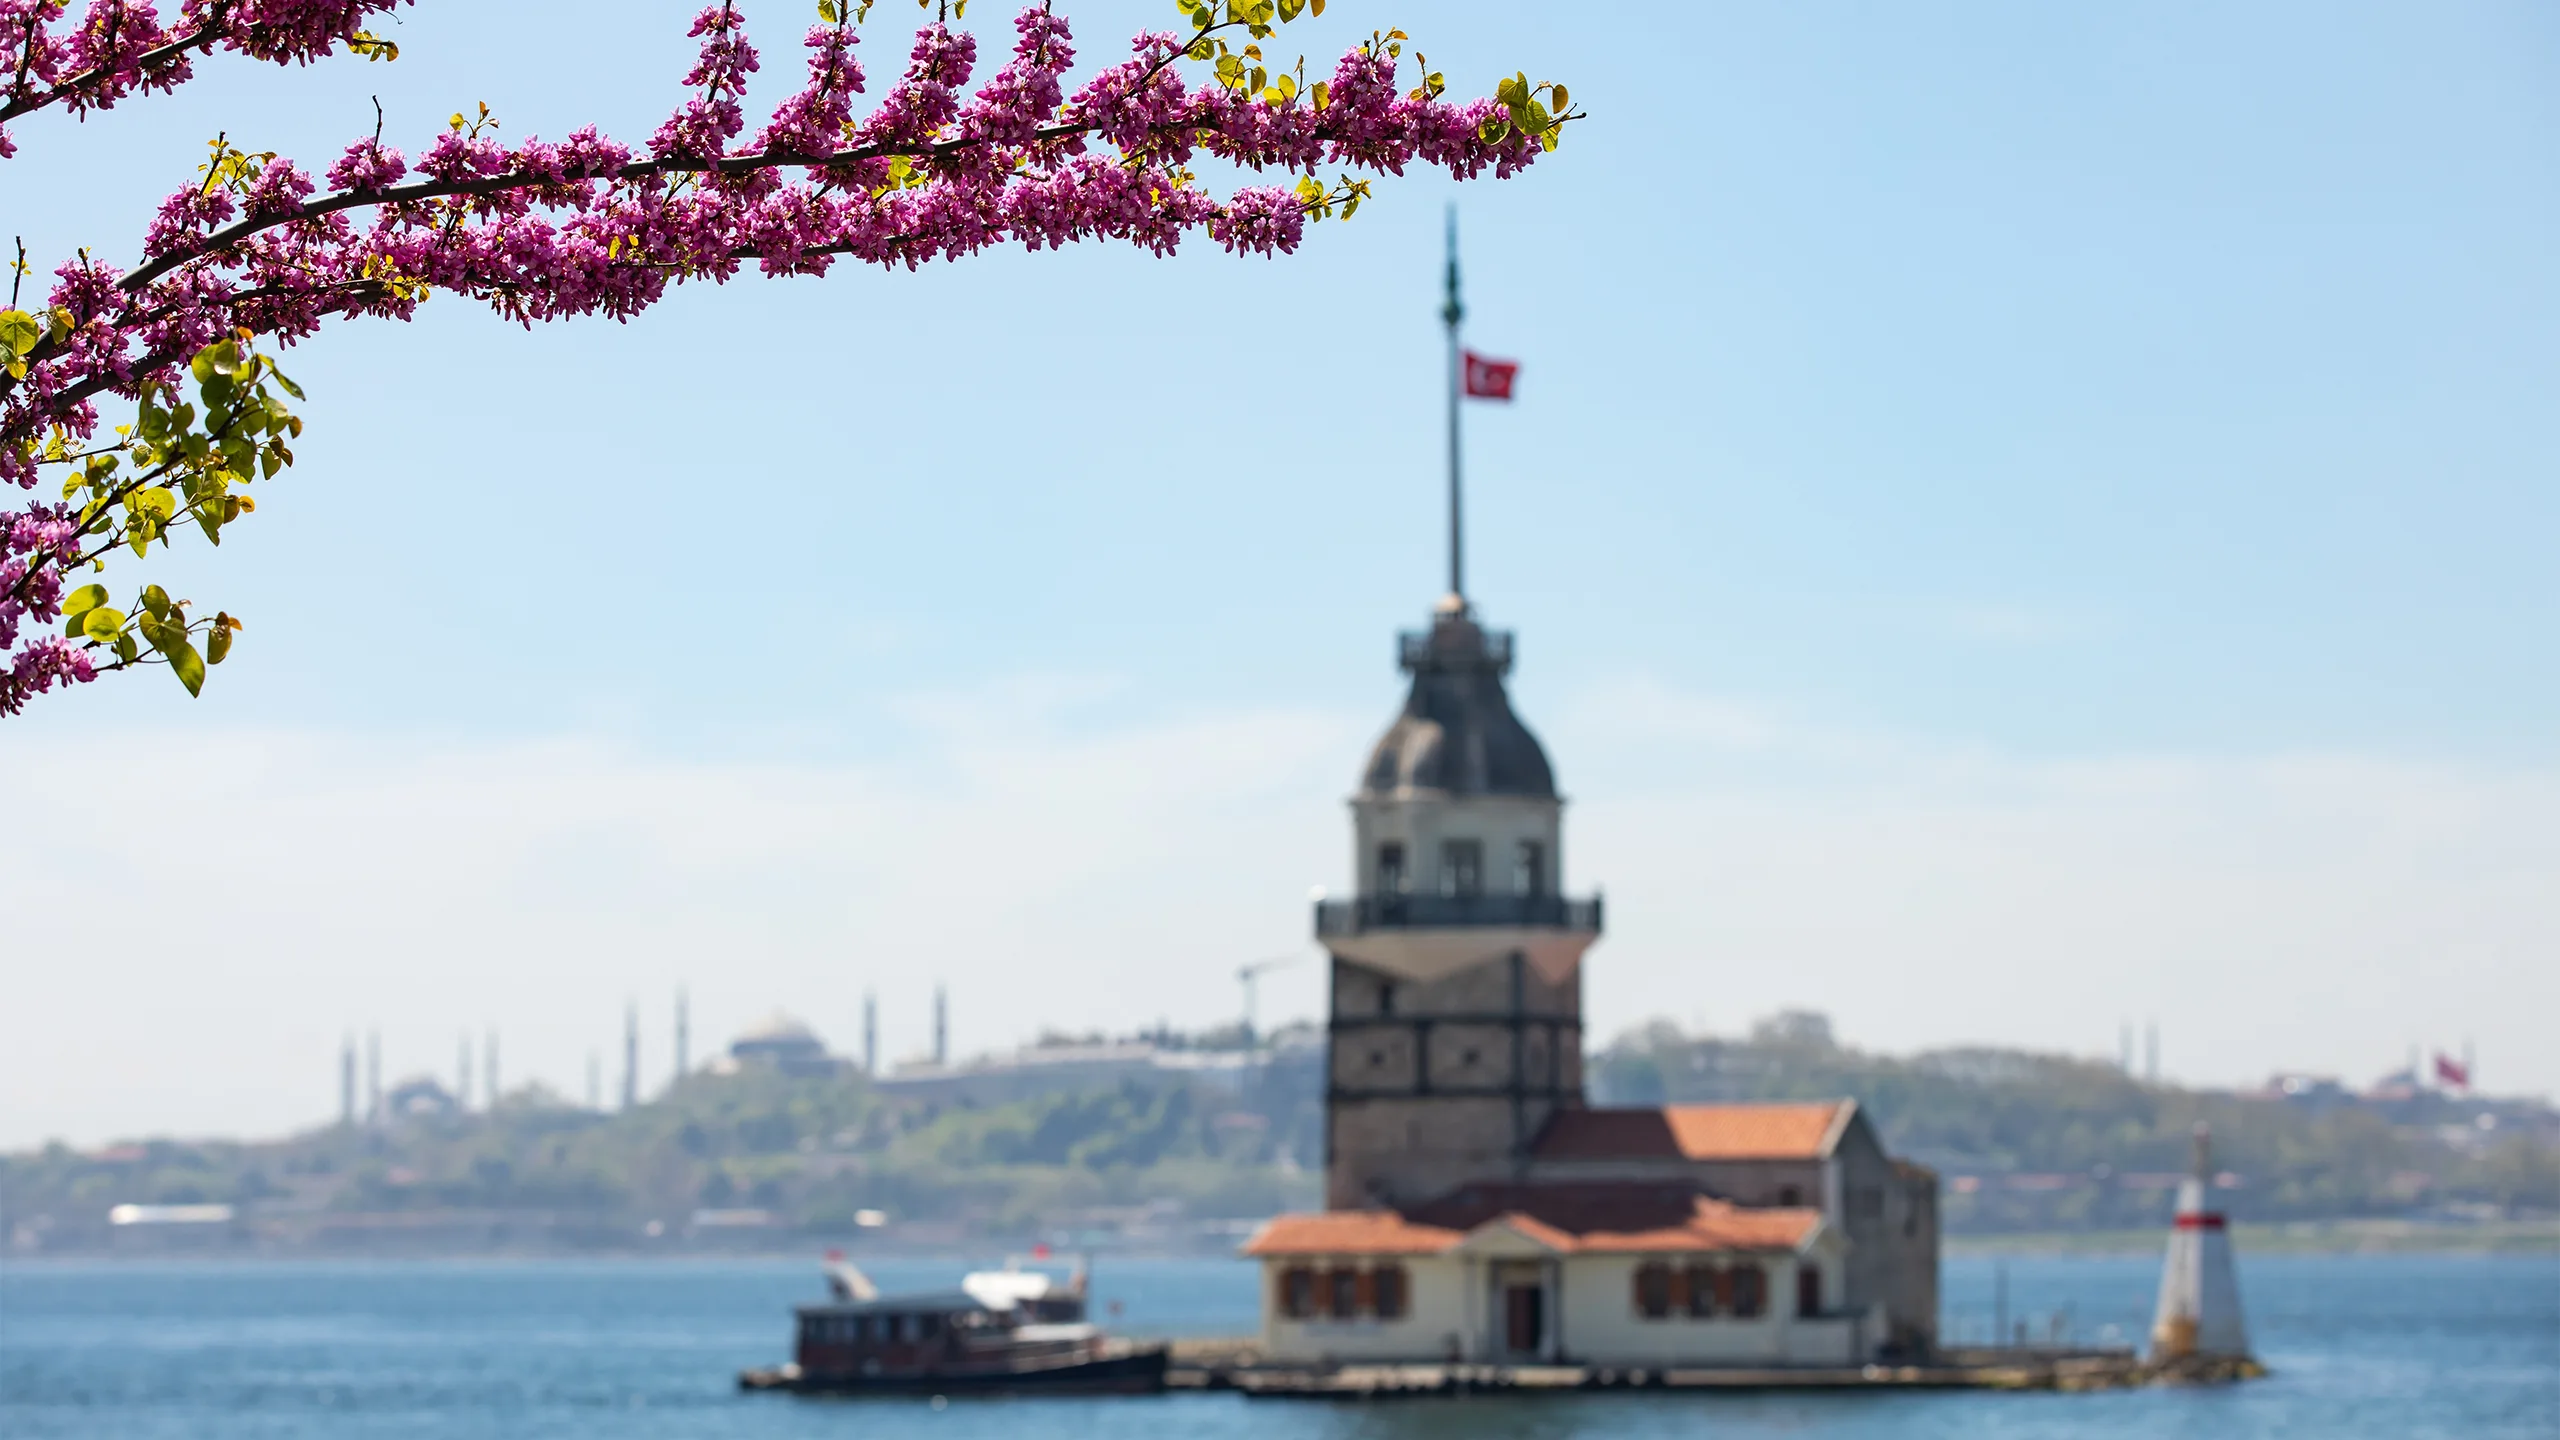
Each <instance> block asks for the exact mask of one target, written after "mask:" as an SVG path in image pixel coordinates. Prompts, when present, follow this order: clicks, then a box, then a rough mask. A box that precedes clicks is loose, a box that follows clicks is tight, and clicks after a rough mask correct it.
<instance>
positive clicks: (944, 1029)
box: [933, 985, 951, 1067]
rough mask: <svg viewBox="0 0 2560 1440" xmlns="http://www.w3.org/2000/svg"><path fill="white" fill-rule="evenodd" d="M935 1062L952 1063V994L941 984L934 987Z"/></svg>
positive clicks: (936, 1063) (938, 1063) (937, 1065)
mask: <svg viewBox="0 0 2560 1440" xmlns="http://www.w3.org/2000/svg"><path fill="white" fill-rule="evenodd" d="M933 1063H934V1065H935V1066H936V1067H940V1066H944V1065H948V1064H950V1063H951V995H950V992H949V991H947V990H945V989H943V988H942V987H941V986H939V985H936V986H934V987H933Z"/></svg>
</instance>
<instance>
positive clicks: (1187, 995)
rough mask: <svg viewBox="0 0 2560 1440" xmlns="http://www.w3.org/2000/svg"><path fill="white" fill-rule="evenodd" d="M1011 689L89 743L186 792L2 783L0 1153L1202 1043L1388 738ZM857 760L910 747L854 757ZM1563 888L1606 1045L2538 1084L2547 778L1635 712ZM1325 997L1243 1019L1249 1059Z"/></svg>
mask: <svg viewBox="0 0 2560 1440" xmlns="http://www.w3.org/2000/svg"><path fill="white" fill-rule="evenodd" d="M1104 698H1110V699H1112V700H1113V702H1114V704H1117V703H1118V702H1119V697H1117V696H1115V695H1114V694H1113V692H1111V691H1110V689H1109V687H1107V686H1102V685H1098V684H1095V683H1092V682H1086V681H1080V680H1073V679H1066V680H1058V679H1051V680H1039V681H1025V682H1020V683H1014V684H1006V685H998V686H992V687H987V688H982V689H977V690H971V691H966V692H960V693H954V694H943V695H935V696H924V697H916V698H914V699H911V700H909V701H906V702H902V703H901V705H900V706H898V707H895V709H896V711H897V713H899V714H901V715H903V716H904V718H905V723H906V726H907V728H906V729H905V730H899V731H897V735H896V738H897V741H898V743H897V744H896V745H895V747H894V748H893V749H884V750H881V751H878V752H875V753H872V754H854V755H847V756H844V757H842V758H823V752H819V753H820V755H821V758H799V757H800V756H802V755H806V754H808V753H810V752H809V751H808V749H807V747H805V746H804V747H802V749H801V750H799V751H796V752H795V755H794V757H793V758H772V757H766V756H760V755H759V754H756V753H752V752H750V753H730V754H725V755H713V756H710V757H708V758H688V757H678V756H672V755H668V754H664V753H658V752H653V751H650V750H647V749H644V748H641V747H637V746H634V745H631V744H628V743H623V742H618V741H614V740H609V739H602V738H595V737H586V736H565V737H558V738H552V739H545V740H527V741H516V742H465V741H460V740H450V739H435V738H421V737H413V736H378V735H377V736H363V735H344V734H326V733H221V732H208V731H202V730H188V731H185V732H182V733H175V734H132V735H122V736H114V737H103V738H101V739H100V740H99V742H98V743H99V744H101V745H102V746H104V747H105V751H104V752H102V753H125V754H136V755H154V756H179V755H183V756H186V757H189V758H188V759H187V760H186V762H185V763H177V764H166V765H159V766H154V767H151V768H149V769H147V770H145V769H139V768H138V769H135V770H132V771H128V772H112V773H108V774H105V775H103V776H101V775H99V774H96V773H84V772H81V771H78V770H76V769H73V768H71V767H66V766H61V765H58V764H55V763H53V761H52V758H51V757H49V756H42V755H36V754H22V753H10V754H6V755H0V793H6V794H10V795H13V796H18V797H22V798H24V799H25V800H27V801H28V802H29V804H30V807H31V813H39V814H45V815H49V816H53V817H57V818H56V821H55V822H54V824H53V825H52V827H51V828H50V830H49V831H48V832H47V833H45V834H43V835H41V836H38V835H35V834H32V833H30V832H28V831H27V830H25V829H24V828H17V829H11V830H8V831H6V832H0V913H6V914H7V915H8V916H9V917H10V919H9V922H8V929H7V945H8V947H9V948H8V952H7V954H6V955H5V956H0V982H4V983H5V984H6V986H7V987H8V990H9V993H10V995H11V1004H10V1005H8V1006H7V1007H0V1145H19V1144H25V1143H30V1142H33V1141H36V1140H40V1139H43V1138H46V1137H48V1136H51V1135H64V1136H68V1137H71V1138H73V1139H76V1140H82V1141H95V1140H100V1139H105V1138H108V1137H110V1136H114V1135H119V1134H132V1133H141V1132H180V1133H208V1132H229V1133H240V1132H252V1133H254V1132H259V1131H271V1130H275V1129H278V1128H281V1127H283V1126H286V1125H289V1124H295V1123H307V1122H309V1121H313V1120H317V1119H320V1118H323V1117H325V1116H326V1115H327V1114H328V1113H329V1112H330V1110H331V1108H332V1107H333V1106H334V1104H335V1096H336V1092H335V1063H336V1048H337V1045H338V1042H339V1040H340V1038H341V1036H342V1035H343V1034H345V1033H346V1032H347V1031H348V1030H349V1029H351V1028H354V1029H362V1028H363V1027H366V1026H379V1027H380V1028H381V1029H382V1032H383V1036H384V1042H385V1048H386V1052H387V1062H388V1063H387V1065H386V1068H387V1069H388V1070H390V1071H391V1072H392V1073H394V1074H403V1073H409V1072H413V1071H416V1070H421V1069H433V1070H435V1071H437V1072H439V1073H444V1072H449V1071H450V1069H451V1068H452V1066H453V1064H454V1049H455V1042H456V1040H457V1039H458V1038H459V1036H460V1035H461V1034H463V1033H464V1032H466V1031H467V1032H469V1033H471V1034H472V1035H474V1036H475V1037H476V1036H477V1035H478V1034H479V1033H480V1032H481V1031H482V1030H483V1029H485V1028H486V1027H488V1026H491V1025H495V1026H497V1027H498V1028H499V1030H500V1031H501V1032H502V1043H503V1047H504V1059H505V1064H506V1067H507V1069H508V1071H509V1073H510V1074H512V1075H514V1076H517V1077H519V1078H531V1077H534V1076H539V1077H541V1078H544V1079H547V1080H548V1081H550V1082H551V1083H552V1084H554V1085H556V1086H560V1087H562V1088H566V1089H569V1090H571V1091H572V1092H573V1093H574V1092H575V1091H576V1090H577V1089H578V1088H580V1086H581V1085H582V1083H583V1080H582V1073H583V1069H584V1064H585V1057H586V1056H587V1055H588V1054H589V1053H590V1052H596V1053H600V1054H601V1055H602V1056H603V1057H604V1059H605V1067H606V1072H607V1074H608V1077H610V1076H612V1075H613V1074H614V1073H615V1072H616V1071H617V1070H618V1064H619V1060H618V1056H619V1043H620V1023H621V1011H622V1006H623V1005H624V1003H625V1002H626V1000H637V1001H639V1002H640V1003H641V1004H642V1005H643V1006H644V1012H643V1023H644V1031H645V1036H644V1056H643V1068H644V1072H645V1073H646V1074H648V1075H650V1076H653V1077H657V1076H663V1074H664V1072H665V1067H666V1065H667V1062H668V1058H669V1057H668V1053H667V1046H668V1031H669V1028H670V1025H669V1016H668V1013H667V1007H668V1004H669V1002H670V999H671V996H672V992H673V990H674V988H675V987H676V985H678V984H679V983H682V984H684V985H686V986H688V987H689V988H690V990H691V992H692V994H693V997H694V1020H695V1024H694V1036H695V1041H694V1043H695V1050H696V1054H697V1056H699V1055H701V1054H704V1053H707V1052H708V1051H709V1050H710V1049H711V1048H712V1047H713V1046H715V1045H716V1044H718V1043H719V1042H720V1041H721V1040H722V1039H724V1038H725V1037H726V1036H727V1035H729V1034H731V1033H734V1032H735V1030H736V1029H737V1028H739V1027H740V1026H742V1025H743V1024H745V1023H746V1022H747V1021H749V1020H751V1019H753V1018H756V1017H757V1016H760V1015H761V1014H762V1013H763V1012H765V1011H766V1010H768V1009H770V1008H772V1007H775V1006H777V1005H778V1006H782V1007H785V1008H788V1009H791V1010H793V1011H795V1012H797V1013H799V1014H801V1015H803V1016H804V1017H805V1018H807V1019H809V1020H810V1021H812V1022H813V1023H815V1024H816V1025H817V1027H818V1028H819V1029H820V1031H821V1032H822V1033H823V1034H825V1035H826V1036H827V1038H829V1039H830V1040H831V1041H833V1042H835V1043H836V1044H837V1045H839V1046H842V1047H850V1046H852V1045H853V1044H854V1043H855V1041H856V1036H857V1033H858V1025H859V1017H860V1013H861V996H862V994H863V992H864V991H865V990H866V989H876V990H877V991H878V992H879V994H880V998H881V1005H882V1011H883V1029H884V1032H885V1033H884V1040H885V1041H886V1047H887V1048H888V1049H889V1050H890V1052H891V1053H892V1054H893V1055H894V1054H906V1053H913V1052H914V1051H916V1050H917V1049H919V1048H920V1047H921V1046H922V1045H923V1043H924V1042H925V1039H926V1034H927V1027H928V1019H927V1017H928V1015H929V1009H930V995H931V991H932V988H933V986H934V985H935V984H936V983H937V982H947V983H949V984H950V985H951V987H952V989H953V994H954V1022H955V1030H956V1032H957V1033H956V1038H957V1040H958V1042H959V1043H960V1044H961V1046H962V1047H963V1048H977V1047H985V1046H995V1045H1001V1044H1007V1043H1011V1042H1013V1041H1015V1040H1018V1039H1021V1038H1024V1037H1027V1036H1029V1035H1030V1034H1033V1033H1035V1032H1037V1031H1038V1030H1040V1029H1041V1028H1043V1027H1045V1026H1052V1025H1054V1026H1061V1027H1067V1028H1084V1027H1090V1026H1104V1027H1111V1028H1127V1027H1129V1026H1132V1025H1135V1024H1139V1023H1144V1022H1149V1021H1152V1020H1154V1019H1157V1018H1159V1017H1168V1016H1169V1017H1172V1018H1174V1019H1176V1020H1178V1021H1181V1022H1183V1023H1190V1024H1198V1023H1205V1022H1211V1021H1216V1020H1220V1019H1223V1018H1224V1017H1226V1016H1227V1015H1229V1014H1232V1013H1233V1011H1234V1008H1235V1006H1236V1005H1237V1003H1238V992H1237V987H1236V983H1235V978H1234V972H1235V967H1236V966H1237V965H1238V964H1239V963H1241V962H1243V961H1245V960H1248V959H1255V958H1260V957H1263V956H1266V955H1270V954H1274V953H1278V952H1282V951H1286V950H1288V949H1290V948H1291V947H1293V946H1303V945H1305V944H1306V941H1305V936H1306V920H1307V917H1306V911H1305V897H1306V893H1307V889H1308V887H1309V886H1310V885H1311V884H1332V885H1338V884H1339V883H1340V879H1341V877H1342V876H1343V875H1344V874H1345V873H1347V868H1348V867H1347V859H1348V857H1347V852H1346V847H1345V819H1344V816H1343V812H1342V809H1341V798H1342V795H1343V793H1344V791H1345V790H1346V788H1347V786H1348V783H1349V780H1350V776H1351V774H1352V772H1353V771H1354V770H1355V769H1356V762H1357V760H1358V757H1359V755H1360V753H1361V750H1362V748H1363V747H1364V746H1365V744H1366V743H1367V741H1368V740H1369V739H1370V738H1371V732H1372V730H1373V728H1374V719H1375V717H1373V716H1345V715H1335V714H1327V713H1321V712H1307V711H1289V710H1268V711H1246V712H1237V713H1227V714H1204V715H1192V716H1184V717H1174V718H1154V719H1128V718H1125V717H1124V718H1118V719H1112V718H1109V713H1108V711H1107V710H1106V708H1105V707H1103V706H1100V705H1097V704H1096V703H1094V702H1096V701H1097V700H1101V699H1104ZM891 728H892V729H893V730H894V729H895V728H896V727H894V726H893V727H891ZM1546 734H1547V738H1548V741H1549V743H1550V746H1551V748H1552V749H1553V750H1554V752H1555V754H1556V757H1557V760H1558V763H1559V766H1560V768H1561V769H1562V770H1563V771H1564V773H1565V775H1566V776H1567V778H1568V780H1569V781H1570V782H1571V787H1570V788H1571V789H1572V791H1573V793H1574V795H1575V797H1576V801H1575V805H1574V809H1573V812H1572V815H1571V817H1570V821H1569V824H1570V827H1571V837H1572V838H1571V848H1570V856H1569V859H1570V862H1571V867H1572V875H1571V879H1572V881H1573V883H1574V884H1575V885H1576V886H1577V887H1581V886H1587V885H1588V884H1590V883H1592V882H1593V881H1595V880H1596V881H1601V882H1605V883H1606V885H1607V889H1608V894H1609V897H1610V907H1611V908H1610V917H1611V935H1610V937H1609V939H1608V941H1607V942H1606V943H1605V944H1603V945H1602V946H1601V947H1600V948H1599V949H1597V950H1595V951H1594V952H1593V954H1592V958H1591V962H1590V965H1591V968H1590V971H1589V981H1588V994H1589V997H1590V1003H1591V1007H1592V1018H1593V1021H1594V1025H1593V1031H1594V1034H1595V1035H1605V1034H1606V1033H1608V1032H1609V1031H1611V1030H1613V1029H1614V1028H1616V1027H1618V1026H1621V1025H1626V1024H1630V1023H1633V1022H1635V1021H1637V1020H1639V1019H1642V1018H1645V1017H1648V1016H1653V1015H1672V1016H1676V1017H1679V1018H1681V1019H1683V1020H1698V1019H1703V1020H1705V1021H1707V1022H1708V1023H1710V1024H1712V1025H1714V1026H1716V1027H1717V1028H1720V1029H1737V1028H1739V1027H1741V1026H1742V1025H1743V1024H1745V1023H1747V1022H1748V1020H1749V1019H1750V1018H1752V1017H1753V1016H1755V1015H1759V1014H1763V1013H1766V1012H1768V1011H1771V1010H1774V1009H1777V1008H1779V1007H1781V1006H1786V1005H1811V1006H1815V1007H1818V1008H1822V1009H1826V1010H1828V1011H1830V1012H1832V1014H1833V1015H1834V1016H1835V1017H1837V1019H1838V1021H1839V1022H1840V1025H1841V1028H1842V1030H1843V1031H1844V1032H1845V1033H1846V1034H1847V1035H1848V1036H1849V1037H1850V1038H1852V1039H1853V1040H1856V1041H1859V1042H1862V1043H1867V1044H1871V1045H1877V1046H1883V1047H1887V1048H1894V1049H1908V1048H1917V1047H1921V1046H1927V1045H1940V1044H1947V1043H1952V1042H1959V1041H1967V1040H1986V1041H1995V1042H2002V1043H2011V1044H2025V1045H2032V1046H2038V1047H2044V1048H2059V1049H2068V1050H2078V1051H2082V1052H2103V1051H2106V1050H2110V1049H2112V1047H2113V1043H2114V1039H2115V1035H2116V1027H2117V1025H2118V1023H2119V1022H2120V1021H2122V1020H2126V1019H2132V1020H2135V1021H2137V1022H2139V1021H2141V1020H2144V1019H2147V1018H2151V1017H2155V1016H2156V1017H2158V1018H2159V1020H2160V1021H2161V1023H2162V1027H2163V1037H2164V1050H2165V1055H2166V1059H2167V1062H2168V1065H2169V1068H2170V1069H2171V1071H2172V1073H2173V1074H2175V1075H2177V1076H2179V1077H2181V1078H2187V1079H2193V1080H2210V1081H2244V1080H2250V1079H2255V1078H2258V1077H2259V1076H2261V1075H2262V1074H2263V1073H2264V1072H2265V1071H2267V1070H2269V1069H2271V1068H2275V1067H2278V1066H2286V1067H2308V1068H2318V1069H2326V1070H2332V1071H2338V1072H2342V1073H2344V1074H2346V1075H2348V1076H2349V1077H2351V1078H2365V1077H2368V1076H2370V1075H2371V1074H2372V1073H2374V1072H2376V1071H2378V1070H2380V1069H2382V1068H2383V1067H2385V1066H2386V1065H2389V1064H2392V1063H2395V1062H2396V1061H2397V1060H2398V1059H2399V1058H2400V1057H2401V1055H2402V1054H2403V1053H2404V1050H2405V1047H2406V1046H2407V1045H2408V1044H2410V1043H2413V1042H2424V1043H2428V1044H2437V1045H2443V1046H2446V1047H2448V1048H2450V1047H2453V1046H2457V1045H2459V1044H2460V1043H2461V1042H2462V1041H2463V1040H2464V1039H2466V1038H2468V1039H2472V1040H2475V1041H2476V1042H2477V1044H2478V1046H2479V1051H2480V1055H2481V1059H2482V1068H2483V1070H2484V1072H2485V1073H2486V1076H2487V1078H2488V1079H2489V1081H2490V1082H2491V1083H2492V1084H2493V1085H2496V1086H2499V1087H2511V1088H2527V1089H2539V1090H2543V1091H2551V1090H2555V1089H2560V1059H2555V1058H2554V1055H2553V1053H2552V1052H2551V1049H2550V1047H2549V1046H2548V1044H2547V1043H2546V1042H2547V1037H2546V1036H2545V1035H2544V1034H2543V1033H2542V1031H2543V1028H2544V1027H2545V1026H2546V1025H2547V1019H2546V1018H2545V1017H2547V1016H2549V1015H2550V1014H2553V1013H2560V967H2555V966H2554V965H2553V964H2552V963H2551V960H2552V957H2553V956H2554V955H2555V954H2560V887H2554V886H2552V885H2551V884H2550V883H2549V881H2550V877H2551V876H2553V875H2560V776H2555V775H2554V774H2552V773H2550V772H2548V771H2539V770H2521V769H2519V770H2495V769H2489V768H2483V767H2466V766H2458V765H2449V764H2423V763H2414V762H2407V761H2399V760H2393V759H2389V758H2382V757H2374V756H2362V755H2319V754H2306V755H2286V756H2263V757H2241V758H2228V757H2203V756H2175V755H2163V756H2143V755H2132V756H2098V757H2084V758H2078V759H2070V760H2040V759H2021V758H2018V757H2015V756H2009V755H2003V754H2000V753H1997V752H1993V751H1987V750H1961V749H1955V748H1951V747H1944V746H1933V745H1930V744H1926V743H1922V742H1919V741H1916V740H1913V739H1911V738H1909V737H1895V736H1877V735H1862V734H1859V733H1857V732H1855V731H1851V730H1846V729H1840V728H1829V729H1826V728H1824V727H1821V726H1819V725H1813V724H1807V723H1800V722H1798V721H1795V720H1792V719H1789V718H1786V717H1780V716H1776V715H1773V714H1771V713H1769V712H1767V711H1765V710H1764V709H1762V708H1760V707H1756V706H1753V705H1749V704H1741V703H1736V702H1733V701H1730V700H1727V699H1723V698H1720V697H1715V696H1711V695H1696V694H1691V693H1688V692H1684V691H1681V690H1679V689H1678V688H1677V687H1672V686H1666V685H1662V684H1659V683H1657V682H1653V681H1649V680H1643V679H1641V678H1639V679H1636V680H1630V681H1626V682H1622V683H1619V684H1615V685H1612V686H1609V687H1604V688H1602V689H1600V690H1595V691H1594V692H1592V693H1590V694H1586V695H1584V696H1581V697H1577V698H1575V699H1570V700H1568V701H1566V702H1565V703H1563V704H1562V705H1560V706H1558V707H1557V713H1556V716H1555V718H1554V723H1552V724H1551V725H1549V726H1547V727H1546ZM1322 975H1323V972H1322V967H1321V966H1317V965H1304V966H1298V967H1294V968H1292V969H1289V970H1284V971H1281V972H1277V973H1276V974H1274V975H1272V976H1271V977H1269V979H1268V981H1267V982H1266V985H1265V990H1264V994H1263V996H1262V1004H1263V1013H1264V1015H1265V1017H1266V1018H1269V1017H1273V1016H1277V1015H1283V1014H1292V1013H1295V1014H1309V1013H1313V1012H1314V1011H1315V1009H1316V1007H1317V1004H1318V1001H1319V998H1320V994H1321V987H1322Z"/></svg>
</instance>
